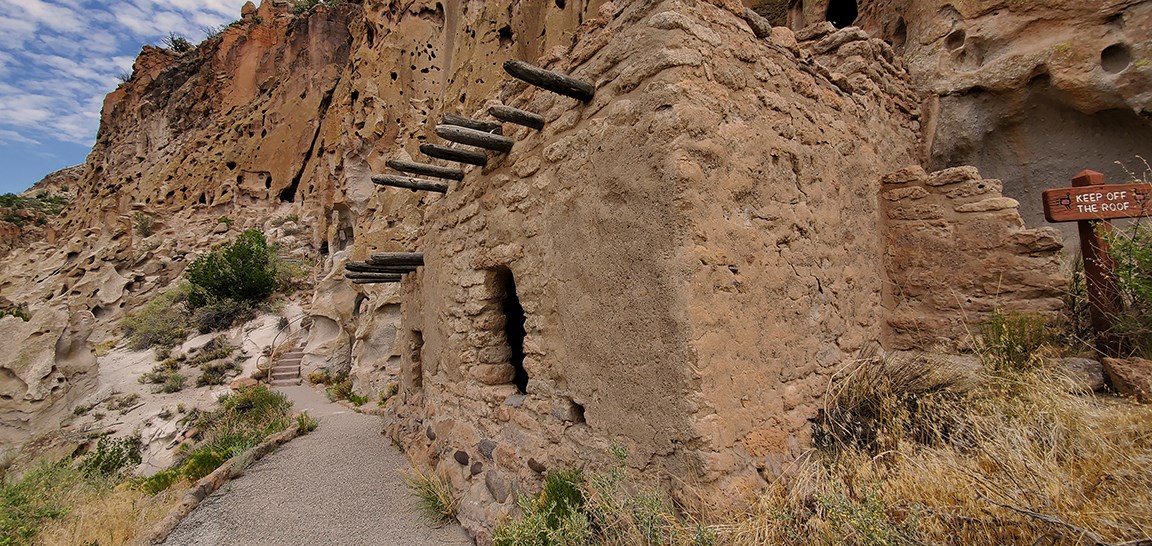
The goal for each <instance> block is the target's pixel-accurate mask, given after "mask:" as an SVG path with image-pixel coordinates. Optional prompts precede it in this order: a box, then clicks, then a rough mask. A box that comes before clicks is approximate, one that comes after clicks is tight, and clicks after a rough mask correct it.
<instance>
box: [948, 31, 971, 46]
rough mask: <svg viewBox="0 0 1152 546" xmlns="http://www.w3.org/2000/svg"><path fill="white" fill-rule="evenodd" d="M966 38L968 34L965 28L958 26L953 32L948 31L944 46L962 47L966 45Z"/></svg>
mask: <svg viewBox="0 0 1152 546" xmlns="http://www.w3.org/2000/svg"><path fill="white" fill-rule="evenodd" d="M964 38H967V34H965V32H964V29H962V28H958V29H956V30H953V31H952V32H950V33H948V36H947V37H945V38H944V47H946V48H948V49H949V50H955V49H960V48H961V47H963V46H964Z"/></svg>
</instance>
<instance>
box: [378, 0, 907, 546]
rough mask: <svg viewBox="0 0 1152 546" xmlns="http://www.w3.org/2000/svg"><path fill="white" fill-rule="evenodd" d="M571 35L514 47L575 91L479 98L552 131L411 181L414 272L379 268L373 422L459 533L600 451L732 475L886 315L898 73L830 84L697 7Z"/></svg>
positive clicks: (731, 481) (683, 489)
mask: <svg viewBox="0 0 1152 546" xmlns="http://www.w3.org/2000/svg"><path fill="white" fill-rule="evenodd" d="M578 36H579V38H578V39H577V40H576V41H575V42H574V44H573V47H572V48H571V49H570V50H568V51H567V52H564V51H559V52H558V53H556V54H554V55H547V56H545V58H544V59H543V60H542V61H541V60H537V59H531V58H530V59H528V60H529V61H535V62H540V63H541V64H545V65H547V67H548V68H551V69H555V70H559V71H561V72H565V73H571V74H573V75H574V76H576V77H578V78H581V79H584V80H586V81H590V82H595V83H596V87H597V93H596V98H595V99H594V100H592V101H591V102H590V103H589V104H587V105H581V104H578V103H577V102H575V101H573V100H570V99H566V98H562V97H558V96H555V95H552V94H550V93H547V92H544V91H540V90H535V89H530V88H527V87H526V86H524V85H523V84H517V83H509V84H507V85H504V86H503V87H502V88H501V89H498V93H497V94H493V95H491V96H490V99H494V98H496V97H497V96H498V97H499V99H500V100H501V101H503V102H504V103H505V104H509V105H512V106H516V107H520V108H525V109H528V110H532V111H535V112H539V113H541V114H542V115H544V117H545V118H546V119H547V120H548V124H547V126H546V127H545V129H544V130H543V131H541V132H536V131H530V130H528V129H524V128H515V127H514V126H512V125H506V126H505V129H506V134H509V135H511V136H513V137H514V138H515V139H516V140H517V144H516V145H515V147H514V149H513V150H512V152H511V153H510V154H508V155H507V156H493V157H492V159H491V162H490V164H489V166H488V167H486V168H483V169H480V168H474V169H471V170H470V171H469V173H468V175H467V176H466V177H465V179H464V180H463V181H462V182H459V183H453V184H452V185H451V187H450V189H449V191H448V193H447V194H446V195H444V196H443V197H430V198H428V200H427V205H426V207H427V208H426V209H425V214H424V218H425V224H424V226H423V228H422V229H421V231H420V235H419V244H418V246H417V247H416V248H412V249H411V250H420V251H422V252H424V253H425V267H424V268H423V269H422V270H420V272H418V273H416V274H414V275H410V276H409V277H408V278H407V279H406V280H405V281H404V282H403V283H402V286H401V289H402V292H403V298H402V300H403V301H402V304H401V317H402V318H401V329H400V331H399V332H398V333H396V334H395V339H396V340H397V346H398V347H399V348H400V350H399V351H398V352H399V353H400V355H401V362H400V367H401V368H402V369H401V371H400V377H401V382H400V388H399V393H398V394H397V396H396V397H395V398H394V399H393V400H392V401H391V402H390V403H389V405H388V408H387V416H386V420H385V422H386V431H387V432H388V433H389V434H390V435H391V436H392V437H393V438H394V439H396V440H397V441H398V442H399V443H400V444H401V445H403V446H404V448H405V450H406V451H407V452H408V453H409V455H410V456H411V457H412V458H413V460H414V461H416V462H417V463H418V464H421V465H424V464H426V465H428V466H430V467H432V468H434V469H436V471H437V472H439V473H441V474H442V475H444V476H447V477H448V478H449V479H450V480H451V481H452V483H453V485H454V487H455V488H456V489H458V490H460V491H462V492H463V494H464V499H465V500H464V503H463V505H462V507H461V509H460V517H461V520H462V522H463V523H464V524H465V525H466V526H467V527H469V528H470V529H471V530H472V531H473V532H474V533H476V534H477V536H478V537H480V538H481V539H483V538H484V537H486V536H487V534H486V533H488V532H489V531H490V529H491V527H492V526H493V525H494V524H495V523H496V522H498V521H499V520H500V519H501V518H502V517H504V516H505V515H507V514H508V513H510V512H511V511H512V510H513V509H514V504H515V502H514V499H515V496H514V494H513V493H515V492H522V493H525V492H531V491H533V490H535V489H536V488H538V487H539V485H540V483H541V480H542V478H543V474H544V473H545V472H547V471H548V470H556V469H563V468H573V467H585V466H596V465H598V464H602V463H606V462H607V461H608V458H609V456H608V451H609V448H610V447H611V446H612V445H614V444H615V445H620V446H623V447H625V448H627V449H628V452H629V459H628V464H629V465H630V466H632V467H633V468H635V469H637V470H639V471H640V473H641V474H642V475H645V476H648V477H650V479H652V480H653V481H655V482H660V483H662V484H663V485H665V486H666V487H668V488H669V489H671V490H672V491H673V493H674V494H675V495H677V497H678V498H679V499H680V500H681V501H686V502H688V501H691V500H693V499H694V498H695V497H694V495H695V494H696V493H697V491H696V486H698V487H699V489H700V490H706V491H708V493H707V496H708V499H709V500H722V501H725V502H730V501H732V500H734V499H739V498H742V497H743V496H745V495H750V494H753V493H754V492H755V491H756V490H757V489H758V488H760V487H763V486H764V485H765V484H766V483H768V481H769V480H771V479H773V476H774V472H776V471H778V470H779V466H780V464H781V463H783V462H784V461H786V460H788V459H790V458H792V457H794V456H795V455H796V454H798V453H799V452H800V451H802V450H803V449H804V448H805V446H806V445H807V444H808V441H809V438H808V434H809V430H808V429H809V423H808V419H810V418H811V417H813V416H814V415H815V413H816V410H817V406H818V400H819V398H820V396H821V395H822V394H823V385H824V384H825V382H826V380H827V377H828V375H829V374H830V373H831V371H832V370H834V369H836V367H837V366H839V365H842V362H843V361H844V360H845V359H847V358H850V357H851V355H852V354H853V353H854V352H855V351H856V350H858V349H859V348H860V347H861V345H862V344H864V343H865V342H867V341H869V340H873V339H877V338H878V337H879V336H880V333H881V329H882V326H883V325H882V322H881V316H880V313H879V312H878V310H879V309H880V304H881V292H882V288H883V285H882V282H881V279H882V278H883V270H882V267H881V264H882V259H881V257H882V253H883V241H882V239H881V237H880V235H879V232H878V231H877V230H876V223H877V216H878V211H877V208H876V195H877V193H878V188H879V185H880V184H879V181H880V177H881V175H882V174H883V173H884V172H886V171H887V170H888V169H887V168H885V165H886V164H887V163H888V162H889V161H896V162H899V163H909V162H913V161H914V154H915V150H916V142H917V134H918V133H917V130H918V126H917V124H916V122H915V121H914V119H913V117H914V116H913V114H912V113H909V112H907V111H906V110H904V109H902V108H903V106H902V105H898V104H897V103H896V102H894V101H892V100H891V99H890V97H889V96H888V95H886V94H885V93H884V91H883V88H882V87H881V84H885V85H894V86H897V87H899V86H901V85H902V83H901V82H902V81H903V79H902V78H903V77H904V76H903V75H902V74H901V73H900V72H899V70H898V69H897V68H895V67H894V66H893V65H891V64H889V65H888V66H893V68H892V70H891V71H887V70H878V71H873V72H872V74H873V75H874V76H875V78H876V79H882V80H883V81H879V82H878V81H873V80H872V79H871V77H870V76H869V75H868V74H867V71H861V72H862V73H864V76H863V77H864V78H865V79H867V81H868V82H870V83H871V85H864V80H860V81H859V82H858V83H860V85H848V84H847V83H846V81H845V84H844V85H837V84H836V83H834V82H833V81H831V79H830V78H829V74H830V72H829V71H828V70H827V69H826V68H823V67H821V66H820V65H818V64H816V63H815V62H813V61H812V60H811V58H810V57H809V56H808V54H807V53H806V52H805V51H804V50H802V49H801V48H800V47H799V46H797V44H796V42H795V40H794V39H792V35H791V32H790V31H788V30H787V29H778V32H776V33H774V34H773V39H772V41H771V42H769V41H764V40H758V39H756V38H755V36H754V35H753V34H752V32H751V30H750V29H749V27H748V26H747V24H746V23H745V22H744V21H742V20H741V19H739V18H738V17H736V16H735V15H733V14H732V13H731V12H729V11H726V10H724V9H720V8H718V7H716V6H713V5H710V4H706V3H702V2H687V1H676V0H666V1H662V2H650V3H646V4H633V5H629V6H627V7H621V8H613V9H611V10H608V9H605V10H601V18H599V19H596V20H593V21H590V22H589V23H587V24H585V25H584V26H583V27H582V28H581V31H580V32H579V33H578ZM838 40H840V44H832V45H830V46H829V48H828V49H827V51H826V53H827V54H828V55H829V56H833V57H834V56H835V51H837V50H838V47H839V46H842V45H845V44H850V43H854V42H861V41H863V42H865V43H864V44H863V45H865V46H866V47H855V48H854V51H857V54H862V55H876V56H879V55H882V54H883V53H882V52H883V47H882V44H879V43H876V42H870V41H868V38H867V37H866V36H859V35H855V34H853V35H849V36H842V37H840V38H838ZM862 58H863V57H862ZM873 60H875V58H873ZM877 64H879V62H878V61H877ZM469 113H470V114H472V115H474V116H477V117H481V116H483V113H482V110H478V111H475V112H469ZM381 191H382V192H390V191H397V190H381ZM368 237H369V238H370V237H371V235H368ZM509 278H511V279H513V280H514V283H515V293H516V296H517V299H518V301H519V303H520V305H522V307H523V312H524V330H525V340H524V343H523V351H524V362H523V367H524V369H525V371H526V373H527V376H528V377H527V382H526V385H524V387H525V388H523V389H521V388H520V387H518V385H517V384H516V377H515V374H516V370H515V367H514V366H513V363H512V359H511V354H512V350H511V347H510V346H509V342H508V338H507V335H506V333H505V326H506V324H507V321H508V320H509V317H510V316H511V315H510V314H509V313H508V312H506V309H505V307H504V306H505V302H506V300H507V298H506V296H507V294H508V291H509V290H510V283H509ZM376 290H380V291H381V294H382V295H385V294H387V293H388V291H389V290H390V288H380V289H377V288H374V287H373V288H367V289H366V292H367V293H368V294H370V295H371V297H372V298H375V291H376ZM521 390H523V392H521Z"/></svg>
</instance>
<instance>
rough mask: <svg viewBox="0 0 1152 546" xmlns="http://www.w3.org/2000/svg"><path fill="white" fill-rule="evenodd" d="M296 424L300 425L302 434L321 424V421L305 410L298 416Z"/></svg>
mask: <svg viewBox="0 0 1152 546" xmlns="http://www.w3.org/2000/svg"><path fill="white" fill-rule="evenodd" d="M296 426H297V427H299V429H300V434H308V433H309V432H312V431H313V430H316V427H318V426H320V421H318V420H317V419H316V418H315V417H312V416H311V415H308V412H306V411H305V412H303V413H301V414H299V415H297V416H296Z"/></svg>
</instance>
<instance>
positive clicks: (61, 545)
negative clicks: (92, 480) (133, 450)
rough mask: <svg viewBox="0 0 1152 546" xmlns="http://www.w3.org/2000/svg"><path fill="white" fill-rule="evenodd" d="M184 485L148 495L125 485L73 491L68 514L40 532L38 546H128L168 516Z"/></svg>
mask: <svg viewBox="0 0 1152 546" xmlns="http://www.w3.org/2000/svg"><path fill="white" fill-rule="evenodd" d="M187 491H188V485H187V484H186V483H185V484H181V485H180V486H174V487H172V488H170V489H167V490H164V491H161V492H160V493H158V494H156V495H150V494H148V493H146V492H144V491H141V490H139V489H137V488H134V487H131V486H130V485H129V484H121V485H118V486H116V487H114V488H111V489H96V488H77V489H75V490H73V492H72V494H71V498H70V499H68V502H69V504H70V505H71V509H70V510H69V511H68V514H67V515H66V516H64V517H63V518H60V519H58V520H53V521H51V522H50V523H48V524H47V525H45V526H44V528H43V529H42V530H41V531H40V534H39V535H38V536H37V538H36V544H37V545H40V546H76V545H89V544H100V545H101V546H115V545H122V544H129V543H131V542H132V540H134V539H135V538H136V537H137V536H140V535H141V533H145V532H147V531H148V530H149V529H151V527H152V526H153V525H154V524H156V523H157V522H159V521H160V520H161V519H163V518H164V517H165V516H167V515H168V511H169V510H171V509H172V507H174V506H176V505H177V504H178V503H179V502H180V499H181V497H183V496H184V493H186V492H187Z"/></svg>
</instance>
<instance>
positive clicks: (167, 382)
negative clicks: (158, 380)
mask: <svg viewBox="0 0 1152 546" xmlns="http://www.w3.org/2000/svg"><path fill="white" fill-rule="evenodd" d="M183 389H184V376H183V375H180V373H179V372H171V373H169V374H168V377H166V378H165V379H164V383H163V384H162V385H160V392H162V393H165V394H172V393H174V392H180V391H181V390H183Z"/></svg>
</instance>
